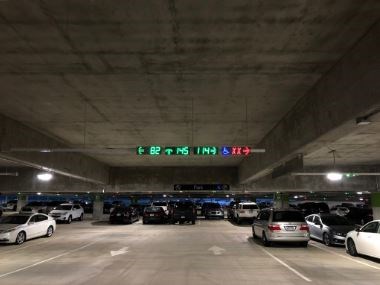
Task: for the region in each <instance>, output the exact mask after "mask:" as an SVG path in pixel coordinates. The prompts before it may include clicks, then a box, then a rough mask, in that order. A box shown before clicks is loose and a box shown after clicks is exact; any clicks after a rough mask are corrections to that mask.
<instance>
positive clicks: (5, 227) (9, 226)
mask: <svg viewBox="0 0 380 285" xmlns="http://www.w3.org/2000/svg"><path fill="white" fill-rule="evenodd" d="M22 226H23V225H13V224H0V232H1V231H7V230H10V229H16V228H18V227H22Z"/></svg>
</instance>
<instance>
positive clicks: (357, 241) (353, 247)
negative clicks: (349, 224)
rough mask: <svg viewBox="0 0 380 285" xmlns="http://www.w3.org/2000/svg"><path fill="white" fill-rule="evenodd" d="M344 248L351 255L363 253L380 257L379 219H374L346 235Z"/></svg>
mask: <svg viewBox="0 0 380 285" xmlns="http://www.w3.org/2000/svg"><path fill="white" fill-rule="evenodd" d="M345 245H346V249H347V252H348V253H349V254H350V255H352V256H357V255H358V254H363V255H367V256H371V257H375V258H380V220H375V221H372V222H369V223H368V224H366V225H364V226H363V227H361V228H360V229H357V230H355V231H351V232H349V233H348V234H347V236H346V242H345Z"/></svg>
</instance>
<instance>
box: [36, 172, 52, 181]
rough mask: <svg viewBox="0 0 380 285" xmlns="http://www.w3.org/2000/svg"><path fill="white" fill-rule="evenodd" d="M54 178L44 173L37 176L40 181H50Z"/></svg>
mask: <svg viewBox="0 0 380 285" xmlns="http://www.w3.org/2000/svg"><path fill="white" fill-rule="evenodd" d="M52 178H53V174H51V173H48V172H44V173H40V174H37V179H38V180H40V181H50V180H51V179H52Z"/></svg>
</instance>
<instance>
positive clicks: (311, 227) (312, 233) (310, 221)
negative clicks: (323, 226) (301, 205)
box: [306, 215, 316, 238]
mask: <svg viewBox="0 0 380 285" xmlns="http://www.w3.org/2000/svg"><path fill="white" fill-rule="evenodd" d="M306 223H307V224H308V226H309V231H310V237H312V238H316V237H315V224H314V215H310V216H308V217H307V218H306Z"/></svg>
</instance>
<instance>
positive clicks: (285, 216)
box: [273, 211, 305, 222]
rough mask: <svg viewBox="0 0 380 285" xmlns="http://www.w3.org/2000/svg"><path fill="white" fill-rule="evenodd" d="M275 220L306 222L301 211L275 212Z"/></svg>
mask: <svg viewBox="0 0 380 285" xmlns="http://www.w3.org/2000/svg"><path fill="white" fill-rule="evenodd" d="M273 222H305V218H304V217H303V216H302V214H301V213H300V212H295V211H279V212H274V213H273Z"/></svg>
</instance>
